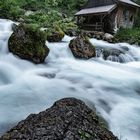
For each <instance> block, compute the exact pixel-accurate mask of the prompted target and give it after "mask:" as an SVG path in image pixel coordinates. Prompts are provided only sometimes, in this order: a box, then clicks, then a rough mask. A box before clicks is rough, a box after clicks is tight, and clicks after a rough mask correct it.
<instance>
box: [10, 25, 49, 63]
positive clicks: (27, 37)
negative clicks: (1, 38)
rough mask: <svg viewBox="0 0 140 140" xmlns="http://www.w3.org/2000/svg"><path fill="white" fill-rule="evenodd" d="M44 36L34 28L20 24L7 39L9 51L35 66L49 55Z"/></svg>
mask: <svg viewBox="0 0 140 140" xmlns="http://www.w3.org/2000/svg"><path fill="white" fill-rule="evenodd" d="M45 40H46V38H45V34H44V33H43V32H42V31H40V30H39V28H37V27H36V26H32V25H25V24H20V25H19V26H17V27H15V28H14V32H13V34H12V35H11V37H10V39H9V42H8V44H9V51H10V52H12V53H13V54H14V55H17V56H19V57H20V58H22V59H26V60H29V61H32V62H34V63H36V64H39V63H43V62H44V60H45V58H46V56H47V55H48V54H49V49H48V48H47V46H45Z"/></svg>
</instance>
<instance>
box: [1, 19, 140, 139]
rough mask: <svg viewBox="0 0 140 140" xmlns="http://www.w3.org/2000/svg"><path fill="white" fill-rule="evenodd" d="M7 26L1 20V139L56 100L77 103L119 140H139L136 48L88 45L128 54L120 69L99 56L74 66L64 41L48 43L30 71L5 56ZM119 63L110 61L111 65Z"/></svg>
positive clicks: (139, 85)
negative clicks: (91, 111) (42, 57)
mask: <svg viewBox="0 0 140 140" xmlns="http://www.w3.org/2000/svg"><path fill="white" fill-rule="evenodd" d="M11 25H12V21H8V20H2V19H1V20H0V135H2V134H3V133H4V132H5V131H7V130H9V129H10V128H11V127H13V126H14V125H16V124H17V123H18V122H19V121H21V120H23V119H25V118H26V117H27V116H28V115H29V114H31V113H38V112H40V111H43V110H45V109H47V108H48V107H50V106H51V105H52V104H53V103H54V102H55V101H56V100H58V99H61V98H64V97H76V98H78V99H82V100H83V101H85V102H86V103H87V104H88V105H89V106H90V107H93V106H95V107H96V109H97V112H98V113H99V114H100V115H101V116H103V117H104V118H105V120H106V121H107V122H108V124H109V128H110V130H111V131H112V132H113V133H114V134H115V135H117V136H118V138H119V139H121V140H140V48H139V47H137V46H132V45H128V44H126V43H122V44H109V43H106V42H104V41H99V40H96V39H91V40H90V41H91V42H92V43H93V44H94V45H95V46H96V47H97V48H98V47H105V48H107V47H108V48H116V49H120V50H122V51H125V50H126V49H124V48H127V50H128V51H127V52H126V51H125V54H123V55H121V56H119V57H121V58H123V59H124V61H125V63H119V62H112V61H110V60H113V59H114V58H113V56H110V57H109V58H108V60H107V61H105V60H103V58H102V56H100V57H98V58H93V59H90V60H87V61H85V60H77V59H75V58H74V57H73V55H72V53H71V51H70V49H69V47H68V44H69V41H70V40H71V39H72V38H70V37H68V36H65V37H64V39H63V41H62V42H61V43H48V42H46V45H47V46H48V47H49V48H50V54H49V56H48V57H47V58H46V60H45V63H44V64H40V65H35V64H33V63H31V62H29V61H26V60H22V59H20V58H18V57H17V56H14V55H13V54H11V53H10V52H9V51H8V38H9V37H10V35H11V33H12V29H11ZM116 59H118V58H115V60H116Z"/></svg>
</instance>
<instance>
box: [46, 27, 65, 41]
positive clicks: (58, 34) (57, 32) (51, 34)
mask: <svg viewBox="0 0 140 140" xmlns="http://www.w3.org/2000/svg"><path fill="white" fill-rule="evenodd" d="M64 36H65V33H64V32H63V31H62V30H61V28H60V27H58V26H55V27H53V28H50V29H48V30H47V40H48V41H49V42H60V41H62V39H63V37H64Z"/></svg>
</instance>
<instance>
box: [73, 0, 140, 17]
mask: <svg viewBox="0 0 140 140" xmlns="http://www.w3.org/2000/svg"><path fill="white" fill-rule="evenodd" d="M118 3H121V4H127V5H130V6H133V7H136V8H140V6H139V5H138V4H136V3H134V2H132V1H131V0H89V1H88V2H87V4H86V5H85V7H84V9H82V10H81V11H79V12H77V13H76V14H75V15H76V16H78V15H88V14H95V15H97V14H101V13H103V14H109V13H110V12H112V11H113V10H114V9H115V8H116V7H117V4H118Z"/></svg>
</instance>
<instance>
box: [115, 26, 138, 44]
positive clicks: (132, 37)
mask: <svg viewBox="0 0 140 140" xmlns="http://www.w3.org/2000/svg"><path fill="white" fill-rule="evenodd" d="M115 38H116V39H117V40H118V41H119V42H128V43H130V44H140V28H133V29H124V28H121V29H120V30H119V31H118V32H117V34H116V35H115Z"/></svg>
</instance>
